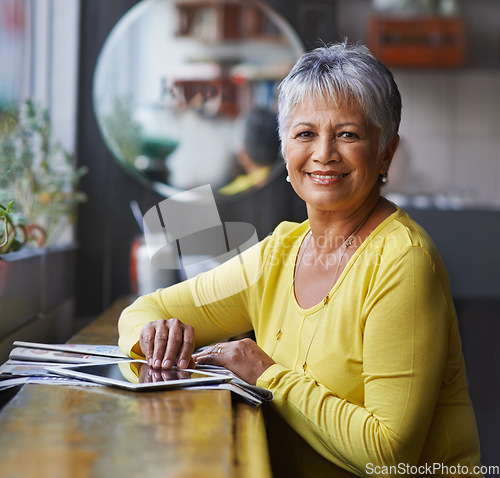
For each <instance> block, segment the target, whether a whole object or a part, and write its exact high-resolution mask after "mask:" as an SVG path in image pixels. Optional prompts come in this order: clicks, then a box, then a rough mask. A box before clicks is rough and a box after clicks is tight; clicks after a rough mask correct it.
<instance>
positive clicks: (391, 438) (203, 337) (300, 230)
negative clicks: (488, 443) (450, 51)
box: [119, 43, 480, 477]
mask: <svg viewBox="0 0 500 478" xmlns="http://www.w3.org/2000/svg"><path fill="white" fill-rule="evenodd" d="M278 106H279V132H280V136H281V141H282V151H283V155H284V158H285V161H286V167H287V169H288V174H289V176H288V180H289V181H290V183H291V186H292V187H293V188H294V190H295V191H296V193H297V194H298V195H299V196H300V197H301V198H302V199H303V200H304V201H305V202H306V204H307V212H308V220H307V221H305V222H304V223H302V224H296V223H289V222H288V223H287V222H284V223H282V224H280V225H279V226H278V227H277V228H276V230H275V231H274V232H273V234H272V235H270V236H269V237H267V238H265V239H264V240H263V241H262V242H261V243H259V244H258V246H256V247H253V248H250V249H249V250H247V251H245V252H244V253H243V255H242V258H236V259H235V260H232V261H228V262H227V263H225V264H223V265H222V266H220V267H218V268H216V269H214V270H212V271H210V272H207V273H204V274H201V275H200V276H197V277H196V278H194V279H192V280H191V281H187V282H184V283H180V284H177V285H175V286H173V287H170V288H167V289H163V290H159V291H157V292H155V293H152V294H150V295H147V296H143V297H140V298H139V299H137V300H136V302H134V303H133V304H132V305H131V306H130V307H129V308H128V309H126V310H125V311H124V312H123V314H122V316H121V318H120V323H119V329H120V346H121V348H122V350H123V351H124V352H126V353H127V354H129V355H130V356H133V357H145V358H146V359H147V361H148V362H149V364H150V365H151V366H153V367H157V368H160V367H166V368H169V367H172V366H174V365H177V366H178V367H181V368H183V367H187V366H189V365H191V366H193V365H194V362H195V361H196V362H197V363H198V364H214V365H223V366H225V367H227V368H229V369H231V370H233V371H234V372H235V373H236V374H237V375H239V376H240V377H242V378H243V379H245V380H247V381H248V382H250V383H253V384H257V385H259V386H262V387H265V388H267V389H269V390H271V391H272V392H273V394H274V399H273V402H272V408H273V409H274V410H275V411H276V412H277V413H278V415H279V416H280V417H282V419H283V421H282V423H281V426H283V427H291V429H292V430H293V431H294V432H293V433H290V432H282V433H281V434H279V441H280V442H282V443H285V444H287V445H286V446H289V447H293V448H288V450H286V451H287V456H286V458H285V460H283V461H282V462H281V464H282V465H283V463H288V464H289V465H290V466H289V468H288V470H285V469H284V468H280V466H279V465H276V466H277V467H276V469H275V472H276V476H311V477H321V476H329V477H330V476H352V475H355V476H370V475H388V476H390V475H392V476H394V475H397V474H404V473H408V474H415V472H417V473H416V474H419V475H426V476H429V475H436V476H456V475H457V469H458V468H457V467H461V468H460V474H461V475H467V474H468V475H470V476H480V473H479V472H478V471H477V470H475V469H474V467H476V466H478V465H479V444H478V435H477V428H476V422H475V418H474V413H473V409H472V406H471V402H470V399H469V395H468V390H467V382H466V375H465V367H464V360H463V356H462V351H461V342H460V336H459V331H458V326H457V319H456V315H455V311H454V306H453V303H452V299H451V295H450V290H449V284H448V277H447V273H446V271H445V268H444V265H443V263H442V261H441V259H440V257H439V255H438V252H437V251H436V249H435V246H434V245H433V243H432V241H431V240H430V238H429V237H428V235H427V234H426V233H425V231H423V230H422V229H421V228H420V227H419V226H418V225H417V224H415V222H413V221H412V220H411V219H410V217H409V216H408V215H407V214H406V213H405V212H403V211H402V210H400V209H399V208H397V207H396V206H395V205H394V204H392V203H391V202H389V201H388V200H386V199H385V198H383V197H382V196H381V186H382V184H383V183H384V182H386V181H387V172H388V170H389V166H390V164H391V161H392V158H393V155H394V152H395V150H396V148H397V146H398V141H399V137H398V134H397V133H398V127H399V122H400V115H401V98H400V94H399V91H398V88H397V86H396V84H395V82H394V79H393V76H392V74H391V73H390V71H389V70H388V69H387V68H386V67H385V66H384V65H383V64H382V63H381V62H380V61H378V60H377V59H375V58H374V57H373V56H372V55H371V54H370V52H369V51H368V50H367V49H366V47H364V46H361V45H348V44H346V43H344V44H339V45H332V46H330V47H323V48H319V49H316V50H314V51H312V52H309V53H306V54H305V55H304V56H303V57H302V58H301V59H299V61H298V62H297V64H296V65H295V66H294V68H293V69H292V71H291V72H290V73H289V75H288V76H287V78H285V79H284V81H283V82H282V84H281V85H280V95H279V105H278ZM242 263H243V264H244V265H245V270H246V271H247V272H248V271H249V270H251V269H252V268H253V269H255V270H256V269H259V271H260V272H259V274H257V279H256V280H254V281H252V282H253V283H251V284H250V285H249V286H248V287H247V288H245V289H244V290H242V291H240V292H238V293H235V294H233V295H230V296H229V297H225V298H223V299H220V300H215V299H216V297H224V296H227V295H228V294H225V293H224V292H225V291H226V290H227V289H228V288H230V286H231V284H232V282H233V281H234V280H236V278H237V277H238V276H239V275H241V272H242V271H241V268H242V266H241V264H242ZM197 304H198V306H197ZM199 304H202V305H199ZM250 329H252V330H254V332H255V337H256V342H253V341H251V340H249V339H243V340H240V341H229V342H219V343H217V344H216V345H215V346H212V347H209V348H208V349H206V350H205V351H204V352H202V353H199V354H197V355H194V356H193V355H192V354H193V351H194V349H195V347H197V346H201V345H205V344H211V343H214V342H216V341H222V340H224V338H227V337H231V336H235V335H237V334H240V333H242V332H245V331H248V330H250ZM271 433H273V430H271ZM272 444H273V443H271V445H272ZM277 463H279V461H278V462H277ZM417 467H418V468H417ZM280 470H281V471H280ZM467 472H468V473H467Z"/></svg>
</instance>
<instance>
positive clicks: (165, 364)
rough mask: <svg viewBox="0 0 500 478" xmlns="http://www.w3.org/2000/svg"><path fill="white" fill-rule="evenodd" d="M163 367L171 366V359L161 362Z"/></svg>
mask: <svg viewBox="0 0 500 478" xmlns="http://www.w3.org/2000/svg"><path fill="white" fill-rule="evenodd" d="M163 368H172V361H171V360H165V361H164V362H163Z"/></svg>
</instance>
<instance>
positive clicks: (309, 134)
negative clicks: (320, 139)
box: [295, 131, 313, 139]
mask: <svg viewBox="0 0 500 478" xmlns="http://www.w3.org/2000/svg"><path fill="white" fill-rule="evenodd" d="M312 137H313V133H312V132H311V131H301V132H300V133H297V134H296V135H295V138H296V139H309V138H312Z"/></svg>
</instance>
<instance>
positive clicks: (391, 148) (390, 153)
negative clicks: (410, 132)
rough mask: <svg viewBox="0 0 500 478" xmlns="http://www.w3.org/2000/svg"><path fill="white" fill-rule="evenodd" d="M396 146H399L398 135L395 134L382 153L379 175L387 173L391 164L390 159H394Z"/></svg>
mask: <svg viewBox="0 0 500 478" xmlns="http://www.w3.org/2000/svg"><path fill="white" fill-rule="evenodd" d="M398 145H399V134H395V135H394V136H393V137H392V139H391V140H390V141H389V142H388V143H387V146H386V147H385V151H384V153H383V156H382V160H381V169H382V170H381V171H380V174H385V173H387V171H389V168H390V166H391V163H392V158H393V157H394V154H395V153H396V150H397V149H398Z"/></svg>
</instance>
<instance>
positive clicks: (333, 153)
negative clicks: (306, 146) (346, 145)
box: [312, 138, 340, 164]
mask: <svg viewBox="0 0 500 478" xmlns="http://www.w3.org/2000/svg"><path fill="white" fill-rule="evenodd" d="M312 159H313V160H314V161H318V162H319V163H321V164H328V163H330V162H332V161H340V154H339V152H338V149H337V143H336V141H335V139H331V138H318V141H317V142H316V144H315V148H314V154H313V158H312Z"/></svg>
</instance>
